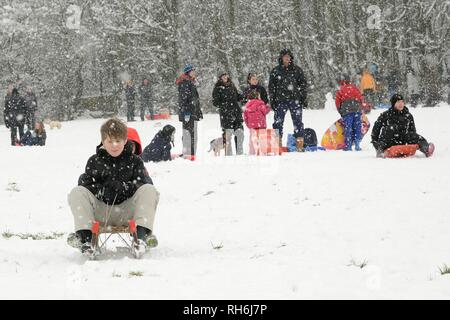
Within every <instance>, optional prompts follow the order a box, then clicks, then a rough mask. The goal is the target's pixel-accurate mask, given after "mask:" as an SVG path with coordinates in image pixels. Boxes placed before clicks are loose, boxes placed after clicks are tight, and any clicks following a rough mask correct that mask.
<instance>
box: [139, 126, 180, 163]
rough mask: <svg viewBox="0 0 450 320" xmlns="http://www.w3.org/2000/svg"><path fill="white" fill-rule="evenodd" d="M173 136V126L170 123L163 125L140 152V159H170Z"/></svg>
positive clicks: (156, 160) (148, 160)
mask: <svg viewBox="0 0 450 320" xmlns="http://www.w3.org/2000/svg"><path fill="white" fill-rule="evenodd" d="M174 137H175V127H173V126H171V125H170V124H168V125H166V126H164V128H163V129H162V130H161V131H159V132H158V133H157V134H156V135H155V137H154V138H153V140H152V141H151V142H150V144H149V145H148V146H146V147H145V149H144V152H143V153H142V160H144V162H150V161H153V162H160V161H170V160H172V156H171V154H170V152H171V150H172V146H173V141H174Z"/></svg>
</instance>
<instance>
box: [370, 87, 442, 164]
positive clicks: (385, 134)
mask: <svg viewBox="0 0 450 320" xmlns="http://www.w3.org/2000/svg"><path fill="white" fill-rule="evenodd" d="M391 105H392V107H391V108H390V109H389V110H387V111H385V112H383V113H382V114H381V115H380V117H379V118H378V120H377V121H376V122H375V125H374V126H373V129H372V144H373V146H374V148H375V150H376V151H377V157H383V155H384V151H385V150H386V149H388V148H390V147H392V146H397V145H404V144H418V145H419V150H420V151H422V152H423V153H424V154H425V155H426V156H427V157H431V156H432V155H433V152H434V144H433V143H428V142H427V140H425V138H424V137H422V136H421V135H418V134H417V132H416V125H415V123H414V117H413V116H412V114H411V113H409V110H408V108H407V107H405V102H404V100H403V96H402V95H400V94H394V95H393V96H392V98H391Z"/></svg>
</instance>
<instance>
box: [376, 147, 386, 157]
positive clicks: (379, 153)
mask: <svg viewBox="0 0 450 320" xmlns="http://www.w3.org/2000/svg"><path fill="white" fill-rule="evenodd" d="M377 158H385V155H384V151H383V150H380V149H378V150H377Z"/></svg>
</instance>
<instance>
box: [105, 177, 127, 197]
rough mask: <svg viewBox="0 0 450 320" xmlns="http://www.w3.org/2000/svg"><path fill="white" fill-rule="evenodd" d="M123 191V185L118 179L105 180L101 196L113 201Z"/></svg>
mask: <svg viewBox="0 0 450 320" xmlns="http://www.w3.org/2000/svg"><path fill="white" fill-rule="evenodd" d="M123 191H124V185H123V184H122V182H120V181H116V180H110V181H107V182H105V184H104V191H103V196H104V197H105V199H107V200H109V201H113V200H114V199H115V198H116V197H117V196H118V195H119V194H121V193H122V192H123Z"/></svg>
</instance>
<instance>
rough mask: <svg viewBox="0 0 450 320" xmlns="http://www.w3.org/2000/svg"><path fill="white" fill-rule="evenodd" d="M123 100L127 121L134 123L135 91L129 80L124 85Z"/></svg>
mask: <svg viewBox="0 0 450 320" xmlns="http://www.w3.org/2000/svg"><path fill="white" fill-rule="evenodd" d="M125 99H126V101H127V121H134V108H135V101H136V89H135V87H134V85H133V82H132V81H131V80H128V81H127V82H126V83H125Z"/></svg>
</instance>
